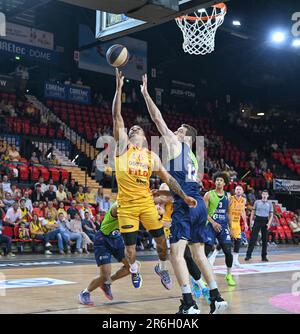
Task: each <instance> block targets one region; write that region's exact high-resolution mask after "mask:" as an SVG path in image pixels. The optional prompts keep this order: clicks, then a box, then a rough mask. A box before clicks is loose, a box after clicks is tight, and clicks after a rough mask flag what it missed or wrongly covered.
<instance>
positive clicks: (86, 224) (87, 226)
mask: <svg viewBox="0 0 300 334" xmlns="http://www.w3.org/2000/svg"><path fill="white" fill-rule="evenodd" d="M82 228H83V231H84V232H85V233H86V234H87V235H88V237H89V238H90V239H91V240H92V241H93V242H94V241H95V234H96V231H97V229H96V226H95V225H94V223H93V222H92V220H91V219H90V217H89V212H88V211H86V212H85V213H84V219H83V220H82Z"/></svg>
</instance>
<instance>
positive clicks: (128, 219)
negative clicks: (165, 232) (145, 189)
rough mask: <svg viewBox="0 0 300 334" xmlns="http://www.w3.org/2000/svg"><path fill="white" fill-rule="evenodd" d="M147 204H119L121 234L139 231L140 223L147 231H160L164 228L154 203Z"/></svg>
mask: <svg viewBox="0 0 300 334" xmlns="http://www.w3.org/2000/svg"><path fill="white" fill-rule="evenodd" d="M147 202H148V201H146V203H144V204H140V203H138V204H136V203H134V202H132V203H131V202H127V203H119V204H118V220H119V229H120V232H121V233H130V232H136V231H138V230H139V225H140V223H141V224H142V225H143V226H144V227H145V229H146V230H147V231H151V230H159V229H160V228H162V227H163V223H162V222H161V221H160V220H159V214H158V211H157V209H156V206H155V204H154V202H153V201H149V202H148V203H147Z"/></svg>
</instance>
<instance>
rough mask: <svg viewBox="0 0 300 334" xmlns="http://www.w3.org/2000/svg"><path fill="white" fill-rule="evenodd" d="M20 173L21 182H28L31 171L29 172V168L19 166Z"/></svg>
mask: <svg viewBox="0 0 300 334" xmlns="http://www.w3.org/2000/svg"><path fill="white" fill-rule="evenodd" d="M19 172H20V180H21V181H28V177H29V170H28V168H27V166H19Z"/></svg>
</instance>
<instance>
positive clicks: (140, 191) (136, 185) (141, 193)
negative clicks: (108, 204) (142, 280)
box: [115, 144, 154, 203]
mask: <svg viewBox="0 0 300 334" xmlns="http://www.w3.org/2000/svg"><path fill="white" fill-rule="evenodd" d="M153 164H154V161H153V157H152V152H151V151H149V150H148V149H146V148H141V147H137V146H134V145H131V144H130V145H129V146H128V149H127V151H126V152H125V153H123V154H122V155H120V156H116V157H115V165H116V179H117V182H118V198H117V200H118V203H121V202H129V201H135V202H139V201H140V202H141V203H143V202H144V201H145V200H147V199H151V200H152V201H153V198H152V194H151V191H150V176H151V174H152V170H153Z"/></svg>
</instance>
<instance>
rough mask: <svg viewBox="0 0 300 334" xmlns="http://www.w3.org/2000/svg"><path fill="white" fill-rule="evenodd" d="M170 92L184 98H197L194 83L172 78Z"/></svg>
mask: <svg viewBox="0 0 300 334" xmlns="http://www.w3.org/2000/svg"><path fill="white" fill-rule="evenodd" d="M170 94H171V95H173V96H177V97H181V98H184V99H195V98H196V88H195V85H194V84H192V83H188V82H182V81H177V80H172V81H171V89H170Z"/></svg>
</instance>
